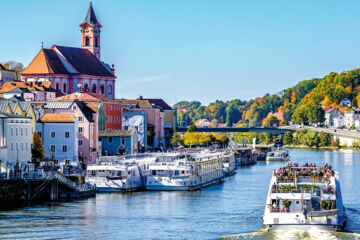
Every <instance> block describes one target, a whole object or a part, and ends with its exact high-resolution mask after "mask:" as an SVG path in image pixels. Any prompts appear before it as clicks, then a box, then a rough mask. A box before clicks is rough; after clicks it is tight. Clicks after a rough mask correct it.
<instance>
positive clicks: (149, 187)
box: [146, 178, 224, 191]
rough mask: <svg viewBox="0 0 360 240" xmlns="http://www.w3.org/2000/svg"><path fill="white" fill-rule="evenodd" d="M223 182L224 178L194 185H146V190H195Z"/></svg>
mask: <svg viewBox="0 0 360 240" xmlns="http://www.w3.org/2000/svg"><path fill="white" fill-rule="evenodd" d="M222 182H224V179H223V178H221V179H217V180H214V181H211V182H207V183H204V184H199V185H196V186H176V185H146V190H149V191H195V190H199V189H202V188H206V187H210V186H213V185H217V184H220V183H222Z"/></svg>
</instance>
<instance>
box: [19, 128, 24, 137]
mask: <svg viewBox="0 0 360 240" xmlns="http://www.w3.org/2000/svg"><path fill="white" fill-rule="evenodd" d="M20 133H21V136H22V135H24V129H23V128H20Z"/></svg>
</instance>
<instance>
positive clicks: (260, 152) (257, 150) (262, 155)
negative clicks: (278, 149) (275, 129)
mask: <svg viewBox="0 0 360 240" xmlns="http://www.w3.org/2000/svg"><path fill="white" fill-rule="evenodd" d="M271 149H272V146H255V147H254V149H253V155H254V158H255V160H256V161H265V160H266V156H267V153H268V152H271Z"/></svg>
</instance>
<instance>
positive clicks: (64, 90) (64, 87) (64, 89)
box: [63, 83, 66, 92]
mask: <svg viewBox="0 0 360 240" xmlns="http://www.w3.org/2000/svg"><path fill="white" fill-rule="evenodd" d="M63 92H66V83H64V85H63Z"/></svg>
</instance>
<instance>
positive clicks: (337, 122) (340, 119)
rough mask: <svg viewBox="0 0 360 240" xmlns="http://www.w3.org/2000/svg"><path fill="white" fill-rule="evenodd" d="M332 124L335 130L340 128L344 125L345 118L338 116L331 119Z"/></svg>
mask: <svg viewBox="0 0 360 240" xmlns="http://www.w3.org/2000/svg"><path fill="white" fill-rule="evenodd" d="M333 123H334V127H335V128H342V127H343V126H344V123H345V118H344V116H343V115H342V114H339V115H337V116H335V117H334V118H333Z"/></svg>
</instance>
